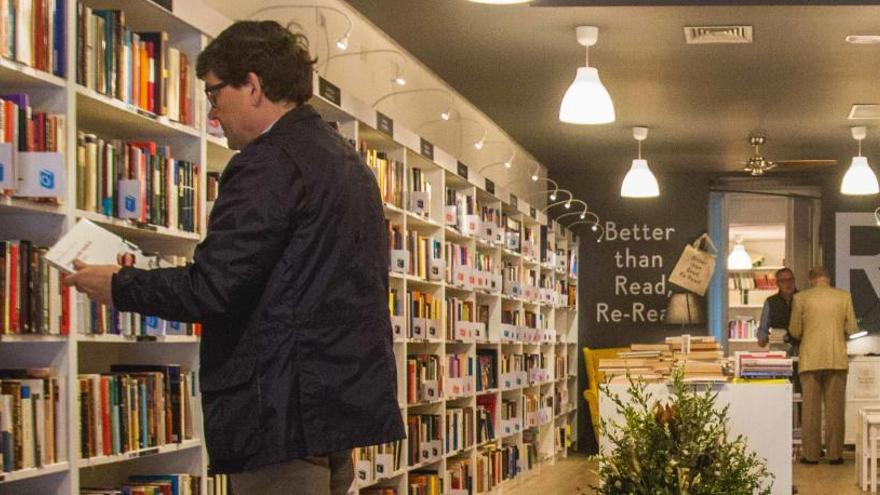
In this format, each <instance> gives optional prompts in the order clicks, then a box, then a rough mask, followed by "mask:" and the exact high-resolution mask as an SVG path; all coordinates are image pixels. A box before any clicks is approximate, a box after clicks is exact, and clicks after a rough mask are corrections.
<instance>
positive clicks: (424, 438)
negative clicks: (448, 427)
mask: <svg viewBox="0 0 880 495" xmlns="http://www.w3.org/2000/svg"><path fill="white" fill-rule="evenodd" d="M441 419H442V418H441V416H440V415H437V414H410V415H409V416H407V418H406V425H407V433H408V434H407V448H408V454H409V455H408V461H409V465H410V466H415V465H416V464H419V463H421V462H423V461H426V460H433V459H437V460H439V459H440V458H441V456H442V454H443V452H442V450H443V443H442V438H441V435H442V434H443V428H442V425H441Z"/></svg>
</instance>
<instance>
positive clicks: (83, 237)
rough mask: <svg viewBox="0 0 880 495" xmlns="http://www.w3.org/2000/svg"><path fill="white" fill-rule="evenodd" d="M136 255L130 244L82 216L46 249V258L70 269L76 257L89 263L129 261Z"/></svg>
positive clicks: (120, 262)
mask: <svg viewBox="0 0 880 495" xmlns="http://www.w3.org/2000/svg"><path fill="white" fill-rule="evenodd" d="M139 255H140V250H139V249H138V247H137V246H135V245H134V244H131V243H129V242H128V241H125V240H124V239H122V238H121V237H119V236H118V235H116V234H114V233H112V232H110V231H109V230H107V229H104V228H102V227H99V226H98V225H96V224H94V223H93V222H91V221H89V220H87V219H85V218H83V219H81V220H80V221H79V222H78V223H77V224H76V226H74V227H73V228H72V229H70V230H69V231H68V232H67V233H66V234H64V237H62V238H61V239H60V240H59V241H58V242H56V243H55V245H54V246H52V247H51V248H50V249H49V252H48V253H46V260H47V261H48V262H49V263H51V264H53V265H54V266H56V267H58V269H60V270H62V271H64V272H67V273H73V272H74V271H75V270H74V268H73V262H74V260H77V259H78V260H80V261H82V262H84V263H88V264H90V265H133V264H134V260H135V259H137V258H140V256H139Z"/></svg>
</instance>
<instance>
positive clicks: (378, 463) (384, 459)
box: [352, 440, 403, 493]
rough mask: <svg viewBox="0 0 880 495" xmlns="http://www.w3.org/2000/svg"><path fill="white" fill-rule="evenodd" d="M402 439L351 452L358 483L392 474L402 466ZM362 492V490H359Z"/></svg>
mask: <svg viewBox="0 0 880 495" xmlns="http://www.w3.org/2000/svg"><path fill="white" fill-rule="evenodd" d="M402 457H403V441H402V440H398V441H396V442H390V443H385V444H381V445H372V446H369V447H359V448H356V449H354V451H353V452H352V459H353V460H354V466H355V479H356V480H357V482H358V484H366V483H370V482H372V481H373V480H380V479H384V478H388V477H390V476H392V475H393V474H394V473H396V472H398V471H399V470H400V469H401V468H402V467H403V466H402V462H403V459H402ZM361 493H363V492H361Z"/></svg>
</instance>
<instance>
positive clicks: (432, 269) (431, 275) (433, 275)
mask: <svg viewBox="0 0 880 495" xmlns="http://www.w3.org/2000/svg"><path fill="white" fill-rule="evenodd" d="M429 265H430V266H429V270H428V280H443V274H444V273H445V272H446V262H445V261H444V260H443V259H442V258H431V260H430V262H429Z"/></svg>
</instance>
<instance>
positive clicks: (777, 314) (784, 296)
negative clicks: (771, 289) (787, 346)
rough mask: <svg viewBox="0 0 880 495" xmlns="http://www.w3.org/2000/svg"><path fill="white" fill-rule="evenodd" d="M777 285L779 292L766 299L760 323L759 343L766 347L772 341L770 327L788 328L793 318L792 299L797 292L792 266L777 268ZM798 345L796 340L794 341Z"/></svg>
mask: <svg viewBox="0 0 880 495" xmlns="http://www.w3.org/2000/svg"><path fill="white" fill-rule="evenodd" d="M775 277H776V286H777V287H779V292H777V293H776V294H774V295H773V296H770V297H768V298H767V300H766V301H764V308H763V309H762V310H761V322H760V324H759V325H758V345H760V346H761V347H765V346H766V345H767V344H768V343H769V342H770V329H771V328H776V329H779V330H788V321H789V318H791V300H792V298H793V297H794V293H795V292H797V287H796V286H795V280H794V272H792V271H791V269H790V268H780V269H779V270H776V275H775ZM792 345H796V342H794V343H792Z"/></svg>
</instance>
